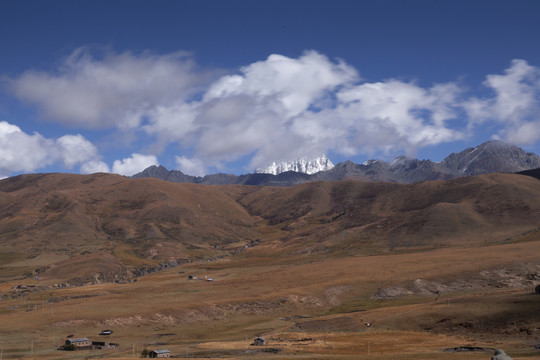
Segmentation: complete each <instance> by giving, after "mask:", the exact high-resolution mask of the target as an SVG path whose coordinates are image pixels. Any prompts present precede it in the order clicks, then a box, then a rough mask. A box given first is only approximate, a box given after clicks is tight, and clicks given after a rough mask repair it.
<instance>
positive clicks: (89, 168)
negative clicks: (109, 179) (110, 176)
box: [80, 160, 111, 174]
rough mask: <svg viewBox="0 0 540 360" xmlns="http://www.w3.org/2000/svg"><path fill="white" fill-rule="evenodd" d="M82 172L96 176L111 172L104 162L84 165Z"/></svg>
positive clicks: (92, 162)
mask: <svg viewBox="0 0 540 360" xmlns="http://www.w3.org/2000/svg"><path fill="white" fill-rule="evenodd" d="M80 172H81V174H94V173H99V172H103V173H109V172H111V171H110V169H109V166H108V165H107V164H105V163H104V162H103V161H99V160H92V161H88V162H86V163H84V164H82V165H81V168H80Z"/></svg>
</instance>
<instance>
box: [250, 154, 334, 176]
mask: <svg viewBox="0 0 540 360" xmlns="http://www.w3.org/2000/svg"><path fill="white" fill-rule="evenodd" d="M333 167H334V164H333V163H332V162H331V161H330V159H328V158H327V157H326V155H322V156H320V157H318V158H316V159H306V158H299V159H296V160H291V161H280V162H273V163H272V164H270V165H268V166H267V167H265V168H259V169H257V170H255V172H256V173H258V174H273V175H278V174H281V173H283V172H286V171H296V172H299V173H304V174H309V175H311V174H315V173H317V172H319V171H326V170H331V169H332V168H333Z"/></svg>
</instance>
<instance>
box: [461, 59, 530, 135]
mask: <svg viewBox="0 0 540 360" xmlns="http://www.w3.org/2000/svg"><path fill="white" fill-rule="evenodd" d="M484 85H485V86H486V87H487V88H488V89H490V90H491V91H492V92H493V93H494V96H490V97H484V98H478V97H473V98H471V99H470V100H468V101H466V102H465V103H464V104H463V106H464V108H465V109H466V111H467V113H468V115H469V117H470V120H471V123H470V124H471V128H472V127H474V126H477V125H478V124H481V123H484V122H487V121H495V122H498V123H500V124H501V125H502V129H501V131H500V132H499V133H498V134H497V137H499V138H502V139H505V140H506V141H509V142H511V143H514V144H530V143H533V142H536V141H538V140H539V139H540V123H539V122H540V69H539V68H537V67H534V66H531V65H529V64H528V63H527V62H526V61H525V60H513V61H512V63H511V66H510V67H509V68H508V69H506V70H505V71H504V74H503V75H499V74H491V75H488V76H487V77H486V80H485V81H484Z"/></svg>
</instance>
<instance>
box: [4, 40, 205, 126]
mask: <svg viewBox="0 0 540 360" xmlns="http://www.w3.org/2000/svg"><path fill="white" fill-rule="evenodd" d="M204 78H205V75H202V74H201V73H198V72H197V71H196V69H195V64H194V62H193V60H192V59H191V57H190V56H189V54H187V53H185V52H176V53H172V54H168V55H154V54H151V53H148V52H147V53H142V54H139V55H134V54H132V53H129V52H126V53H122V54H115V53H113V52H106V53H105V54H104V55H103V56H102V57H94V56H93V55H92V53H91V51H90V50H89V49H88V48H80V49H77V50H76V51H74V52H73V53H72V54H71V56H69V57H68V58H67V59H66V60H65V61H64V63H63V64H62V66H61V67H60V68H59V69H57V71H56V72H54V73H47V72H43V71H27V72H25V73H23V74H22V75H21V76H20V77H18V78H15V79H11V80H10V81H9V86H10V88H11V90H12V91H13V92H14V93H15V95H16V96H17V97H18V98H19V99H21V100H23V101H27V102H29V103H31V104H35V105H36V106H37V107H38V108H39V109H40V110H41V111H42V113H43V114H44V115H45V116H46V117H47V118H49V119H50V120H51V121H55V122H60V123H62V124H67V125H72V126H78V127H84V128H104V127H105V128H107V127H120V128H133V127H137V126H139V124H140V122H141V121H142V118H143V116H144V114H145V111H146V110H148V109H149V108H153V107H154V106H156V105H159V104H163V103H165V104H167V103H169V102H170V101H172V100H173V99H174V100H178V99H183V98H185V97H187V96H189V95H190V94H192V93H193V92H194V91H196V90H197V87H198V86H199V84H200V83H201V81H203V79H204Z"/></svg>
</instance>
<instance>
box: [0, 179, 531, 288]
mask: <svg viewBox="0 0 540 360" xmlns="http://www.w3.org/2000/svg"><path fill="white" fill-rule="evenodd" d="M539 200H540V187H539V186H538V180H536V179H534V178H531V177H525V176H519V175H508V174H506V175H505V174H491V175H482V176H476V177H466V178H460V179H456V180H450V181H433V182H423V183H417V184H412V185H403V184H392V183H372V182H360V181H344V182H314V183H307V184H303V185H299V186H295V187H288V188H281V187H256V186H238V185H231V186H204V185H197V184H178V183H170V182H165V181H161V180H157V179H151V178H144V179H129V178H125V177H122V176H117V175H109V174H94V175H70V174H39V175H22V176H18V177H14V178H10V179H5V180H2V181H0V239H1V243H0V256H1V258H2V259H3V260H4V261H3V263H2V264H3V267H2V268H0V269H1V271H0V276H1V277H2V278H4V279H8V278H10V277H12V276H22V275H23V274H26V276H28V274H30V273H31V272H32V271H33V272H34V273H37V274H39V275H40V276H45V277H47V276H49V277H54V278H57V279H59V280H62V281H71V282H74V281H75V282H95V281H98V282H99V281H112V280H125V279H129V278H132V277H134V276H136V275H137V274H140V273H144V272H145V271H146V270H142V269H147V268H156V267H160V266H161V267H163V266H166V264H171V265H175V264H177V263H179V262H189V261H196V260H204V259H215V258H217V257H223V256H227V255H230V254H237V253H240V252H242V251H243V250H245V249H246V248H248V247H252V246H253V245H259V246H257V248H256V249H253V253H257V252H258V253H259V255H261V254H263V255H264V256H265V257H269V258H271V257H274V256H276V255H278V254H280V255H281V256H286V257H287V258H289V259H294V261H297V262H298V261H299V262H302V261H313V260H314V259H316V258H317V257H328V256H345V255H347V256H348V255H353V254H367V255H372V254H384V253H392V252H403V251H407V252H409V251H413V250H417V249H429V248H437V247H442V246H452V245H460V246H461V245H468V246H471V245H474V246H476V245H488V244H496V243H501V242H504V241H506V242H508V241H514V240H515V239H518V238H519V237H520V236H521V235H523V234H525V233H528V232H533V231H537V226H538V225H537V224H538V223H539V221H540V201H539ZM97 259H99V261H98V260H97ZM160 264H161V265H160ZM164 264H165V265H164ZM36 270H37V272H36Z"/></svg>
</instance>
